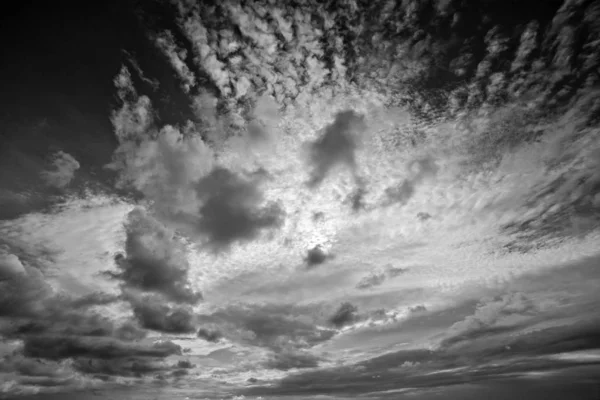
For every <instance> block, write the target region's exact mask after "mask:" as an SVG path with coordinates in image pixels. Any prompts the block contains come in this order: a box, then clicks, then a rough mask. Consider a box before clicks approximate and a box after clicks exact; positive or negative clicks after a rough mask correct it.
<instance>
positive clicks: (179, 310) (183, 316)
mask: <svg viewBox="0 0 600 400" xmlns="http://www.w3.org/2000/svg"><path fill="white" fill-rule="evenodd" d="M125 297H126V298H127V299H128V300H129V302H130V304H131V307H132V309H133V314H134V316H135V318H136V319H137V321H138V322H139V323H140V325H141V326H142V327H143V328H146V329H150V330H154V331H159V332H165V333H191V332H194V331H195V330H196V327H195V318H194V314H193V312H192V309H191V308H189V307H185V306H177V305H176V306H171V305H168V304H165V303H164V302H163V301H162V300H161V299H160V298H159V297H156V296H148V295H146V296H136V295H131V294H128V295H126V296H125Z"/></svg>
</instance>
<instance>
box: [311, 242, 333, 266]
mask: <svg viewBox="0 0 600 400" xmlns="http://www.w3.org/2000/svg"><path fill="white" fill-rule="evenodd" d="M331 258H333V255H332V254H329V253H327V252H326V251H325V250H324V249H323V247H322V246H319V245H316V246H315V247H313V248H311V249H308V250H307V252H306V257H304V262H306V265H307V267H308V268H314V267H316V266H317V265H320V264H323V263H324V262H325V261H327V260H329V259H331Z"/></svg>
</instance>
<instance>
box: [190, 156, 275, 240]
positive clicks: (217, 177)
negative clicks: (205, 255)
mask: <svg viewBox="0 0 600 400" xmlns="http://www.w3.org/2000/svg"><path fill="white" fill-rule="evenodd" d="M196 191H197V195H198V198H199V199H200V201H201V202H202V206H200V209H199V213H198V217H197V224H196V229H197V230H198V231H199V232H201V233H202V234H204V235H205V236H206V238H207V240H208V243H207V244H208V245H209V246H210V247H211V248H213V249H215V250H217V251H220V250H222V249H226V248H228V247H229V246H230V245H231V244H232V243H234V242H236V241H248V240H251V239H254V238H256V237H257V236H258V235H259V233H260V232H262V231H263V230H267V229H273V228H277V227H279V226H280V225H281V224H282V223H283V218H284V215H285V213H284V211H283V209H282V208H281V207H280V206H279V205H278V204H276V203H271V204H265V205H262V204H261V203H263V196H262V193H261V192H260V191H259V188H258V186H257V182H252V181H246V180H244V179H243V178H241V177H239V176H237V175H236V174H234V173H233V172H231V171H229V170H227V169H225V168H220V167H219V168H215V169H214V170H212V171H211V172H210V174H208V175H207V176H206V177H204V178H203V179H201V180H200V182H198V185H197V186H196Z"/></svg>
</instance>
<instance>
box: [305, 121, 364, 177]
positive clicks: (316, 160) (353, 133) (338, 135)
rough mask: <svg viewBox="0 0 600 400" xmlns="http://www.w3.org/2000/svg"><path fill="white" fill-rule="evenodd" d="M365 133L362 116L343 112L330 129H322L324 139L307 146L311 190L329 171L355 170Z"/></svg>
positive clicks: (327, 127) (320, 138) (321, 138)
mask: <svg viewBox="0 0 600 400" xmlns="http://www.w3.org/2000/svg"><path fill="white" fill-rule="evenodd" d="M365 129H366V124H365V122H364V119H363V116H361V115H359V114H357V113H355V112H354V111H352V110H348V111H342V112H340V113H338V114H336V116H335V120H334V121H333V123H331V125H328V126H326V127H325V129H324V131H323V135H322V136H321V137H319V138H318V139H317V140H315V141H314V142H312V143H311V144H310V146H309V149H308V151H309V161H310V166H311V168H312V172H311V178H310V180H309V182H308V185H309V186H310V187H316V186H319V185H320V184H321V183H322V182H323V180H324V179H325V178H326V176H327V175H328V174H329V172H330V171H331V169H332V168H333V167H335V166H337V165H339V164H343V165H346V166H347V167H349V168H350V169H351V170H352V171H354V170H355V168H356V156H355V151H356V149H357V146H358V140H359V136H358V135H360V134H362V131H364V130H365Z"/></svg>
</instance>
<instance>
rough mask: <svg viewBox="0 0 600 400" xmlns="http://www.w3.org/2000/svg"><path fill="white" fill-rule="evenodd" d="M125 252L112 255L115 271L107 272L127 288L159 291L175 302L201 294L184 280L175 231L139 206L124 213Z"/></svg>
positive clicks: (183, 258)
mask: <svg viewBox="0 0 600 400" xmlns="http://www.w3.org/2000/svg"><path fill="white" fill-rule="evenodd" d="M125 231H126V234H127V237H126V241H125V254H124V255H121V254H119V255H118V256H117V257H116V258H115V261H116V265H117V268H118V269H119V271H118V272H111V271H109V272H107V273H106V274H107V275H108V276H110V277H112V278H114V279H118V280H120V281H121V282H123V285H124V286H125V287H128V288H134V289H137V290H140V291H145V292H153V293H158V294H161V295H163V296H164V297H165V298H167V299H168V300H171V301H174V302H177V303H190V304H194V303H197V302H198V301H200V300H201V299H202V295H201V294H200V293H199V292H197V291H194V290H193V288H192V287H191V285H190V282H189V280H188V271H189V268H190V266H189V263H188V260H187V254H186V249H185V248H184V246H183V245H182V243H180V242H179V240H178V239H177V238H176V237H175V232H173V231H172V230H170V229H168V228H166V227H165V226H164V225H162V224H161V223H160V222H159V221H157V220H156V219H154V218H152V217H151V216H149V215H147V214H146V213H145V212H144V211H142V210H140V209H135V210H133V211H131V212H130V213H129V215H128V216H127V221H126V223H125Z"/></svg>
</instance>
